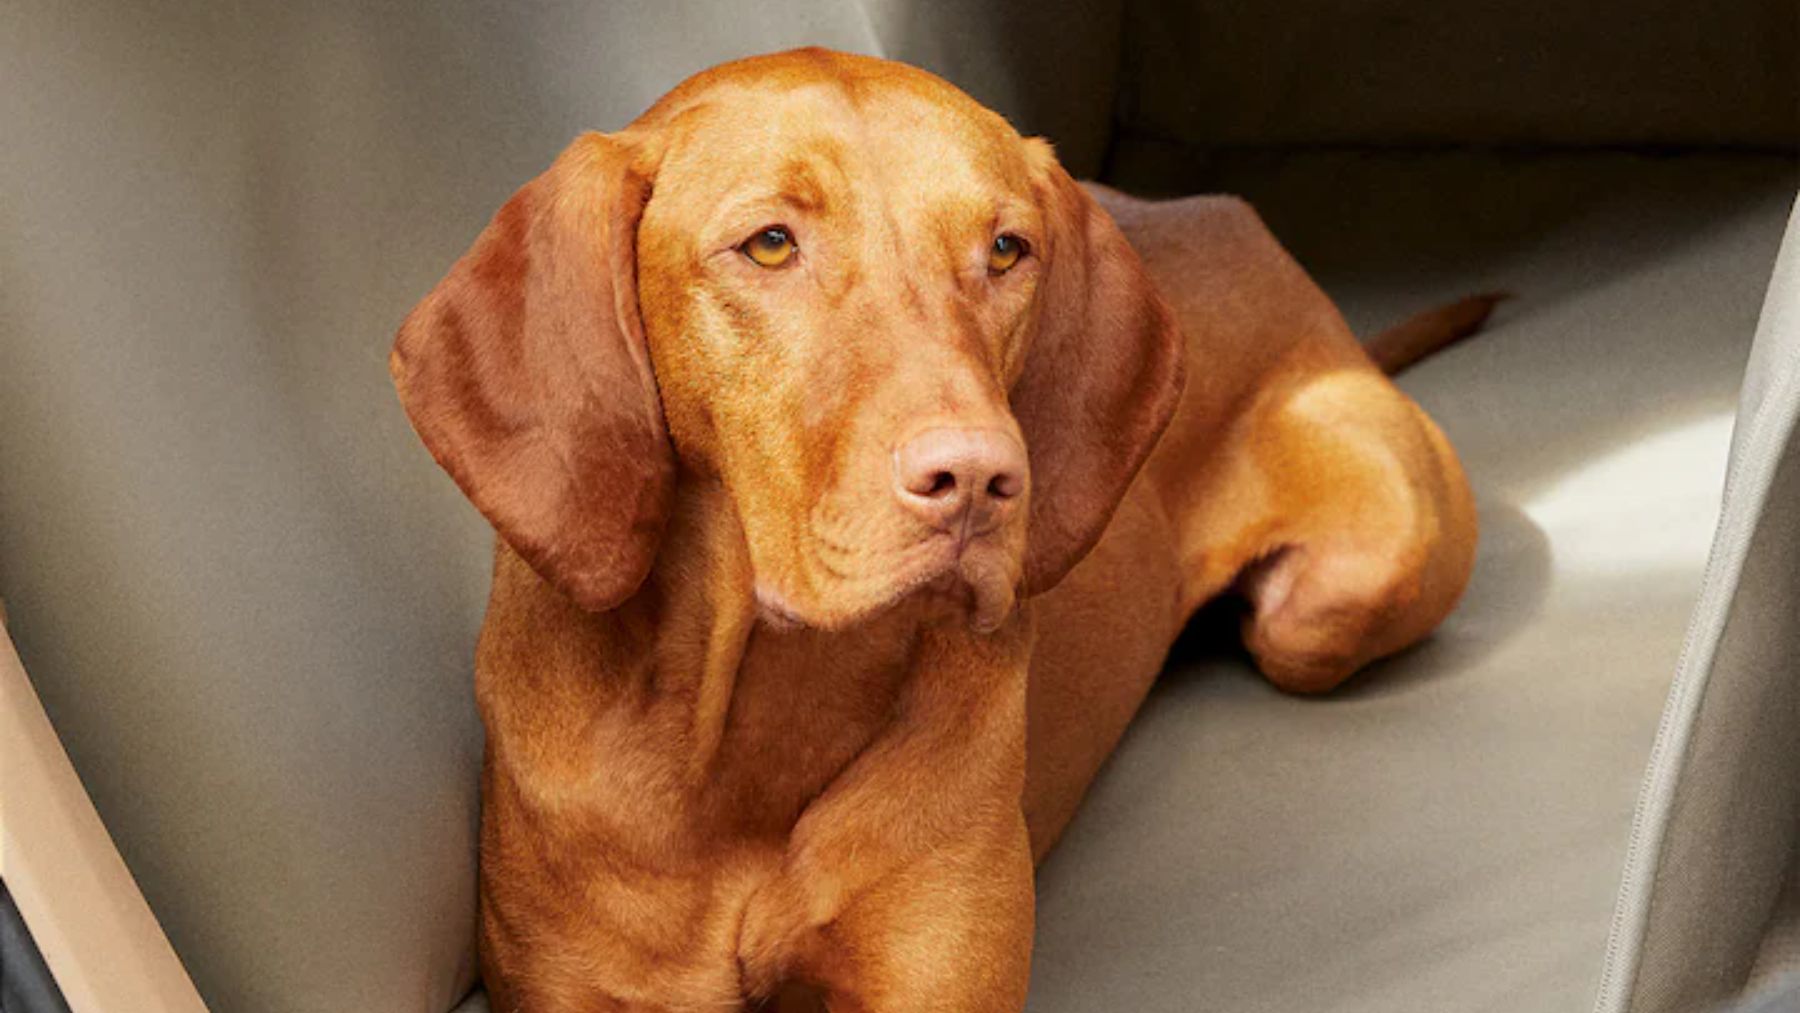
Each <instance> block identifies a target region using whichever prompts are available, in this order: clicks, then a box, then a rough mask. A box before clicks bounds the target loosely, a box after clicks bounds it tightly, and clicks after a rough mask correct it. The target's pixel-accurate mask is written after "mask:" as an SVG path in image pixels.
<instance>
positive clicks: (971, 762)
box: [738, 616, 1032, 1013]
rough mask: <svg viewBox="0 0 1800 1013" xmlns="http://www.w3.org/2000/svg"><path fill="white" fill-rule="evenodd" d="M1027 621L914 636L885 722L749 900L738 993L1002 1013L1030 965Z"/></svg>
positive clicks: (1020, 992)
mask: <svg viewBox="0 0 1800 1013" xmlns="http://www.w3.org/2000/svg"><path fill="white" fill-rule="evenodd" d="M1030 639H1031V637H1030V629H1029V621H1028V619H1027V618H1026V617H1024V616H1016V617H1014V619H1013V620H1011V621H1010V622H1009V623H1008V625H1007V626H1005V627H1003V628H1002V629H1001V630H1000V631H998V632H996V633H994V634H992V635H988V636H977V635H975V634H973V633H970V632H968V631H966V630H963V629H953V628H948V627H943V628H933V629H928V630H926V631H924V632H923V633H921V639H920V644H919V648H918V651H917V653H916V655H915V657H916V663H915V666H914V669H913V672H912V674H911V676H910V678H909V680H908V683H907V686H906V688H905V689H904V690H903V692H902V694H901V697H900V699H899V700H898V701H897V704H896V707H895V718H894V723H893V725H892V726H891V727H890V728H889V729H888V731H887V732H886V733H884V734H883V735H882V736H881V737H880V738H878V739H877V740H876V741H875V742H874V743H872V744H871V745H870V746H869V748H868V749H867V750H865V751H864V752H863V754H862V755H861V756H859V757H858V758H857V759H856V760H855V762H853V763H852V764H851V765H850V766H849V767H848V768H847V769H846V770H845V771H844V773H843V774H842V775H840V776H839V777H838V778H837V780H835V781H833V782H832V784H831V785H830V787H828V788H827V789H826V791H825V792H824V793H823V794H821V795H820V797H819V798H818V799H817V800H816V801H815V802H813V804H812V805H811V806H809V807H808V808H807V810H806V812H805V813H804V814H803V815H802V816H801V818H800V820H799V822H798V823H797V824H796V825H795V827H794V831H793V834H792V837H791V839H790V842H789V846H788V849H787V855H786V859H785V861H784V862H783V865H782V867H781V869H780V870H779V871H778V872H777V873H776V874H775V875H774V876H773V877H772V878H771V879H770V880H769V881H768V882H767V883H765V884H764V885H763V886H762V887H761V888H760V889H758V890H757V891H756V892H755V893H754V894H753V895H752V896H751V898H750V901H749V904H748V906H747V909H746V912H745V916H744V923H743V930H742V933H741V936H740V943H739V951H738V952H739V959H740V961H741V962H742V965H743V968H744V974H745V984H746V986H747V987H748V989H749V990H750V991H751V993H752V994H755V995H769V994H772V992H773V991H774V989H775V988H777V987H778V986H779V985H781V984H782V983H783V982H787V981H801V982H805V983H808V984H811V985H814V986H816V987H818V988H819V989H820V990H822V991H823V992H824V994H825V996H826V1003H827V1006H828V1007H829V1008H830V1009H831V1010H833V1011H834V1013H835V1011H849V1010H856V1011H869V1013H885V1011H889V1010H892V1011H895V1013H899V1011H907V1013H916V1011H922V1010H944V1011H953V1010H954V1011H958V1013H962V1011H981V1013H988V1011H993V1013H1002V1011H1005V1013H1016V1011H1018V1010H1020V1009H1021V1008H1023V1006H1024V1001H1025V986H1026V979H1027V976H1028V972H1029V966H1030V955H1031V927H1032V865H1031V848H1030V841H1029V839H1028V836H1027V834H1026V830H1025V821H1024V815H1023V811H1022V808H1021V803H1020V796H1021V792H1022V790H1023V784H1024V758H1025V670H1026V662H1027V660H1028V657H1029V651H1030Z"/></svg>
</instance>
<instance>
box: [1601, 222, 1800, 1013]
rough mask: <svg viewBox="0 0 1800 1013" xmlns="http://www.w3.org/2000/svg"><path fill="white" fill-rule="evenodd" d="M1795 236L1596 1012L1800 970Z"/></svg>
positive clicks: (1674, 1007)
mask: <svg viewBox="0 0 1800 1013" xmlns="http://www.w3.org/2000/svg"><path fill="white" fill-rule="evenodd" d="M1788 232H1789V238H1788V241H1787V243H1786V245H1785V246H1784V248H1783V250H1782V254H1781V259H1780V262H1779V263H1778V265H1777V267H1776V270H1775V276H1774V278H1773V280H1772V281H1771V283H1770V286H1769V291H1768V295H1767V298H1766V299H1765V301H1764V305H1763V314H1762V323H1761V326H1760V329H1759V331H1758V334H1757V340H1756V348H1755V351H1754V353H1753V355H1752V357H1751V362H1750V368H1749V372H1748V375H1747V377H1746V379H1745V383H1744V395H1743V400H1742V407H1741V409H1740V414H1739V423H1738V427H1737V431H1736V433H1735V436H1734V439H1733V445H1732V461H1731V471H1730V474H1729V478H1728V484H1729V489H1730V495H1729V496H1728V498H1727V501H1726V511H1725V515H1724V517H1723V519H1722V520H1721V522H1720V524H1719V530H1718V535H1717V537H1716V539H1715V540H1714V543H1713V551H1712V559H1711V561H1710V563H1709V565H1708V569H1707V574H1706V584H1705V587H1704V589H1703V590H1702V592H1701V599H1700V606H1699V608H1698V609H1697V611H1696V613H1695V615H1694V619H1693V622H1692V624H1691V626H1690V628H1689V633H1688V645H1687V649H1686V651H1685V652H1684V656H1683V658H1682V665H1681V670H1680V673H1679V674H1678V676H1677V679H1676V683H1675V686H1674V689H1673V691H1672V692H1671V694H1670V699H1669V706H1668V712H1667V715H1666V717H1665V719H1664V723H1663V728H1662V732H1661V734H1660V735H1659V737H1658V739H1657V744H1656V753H1655V756H1654V759H1653V761H1652V765H1651V770H1650V775H1649V778H1648V780H1647V781H1646V784H1645V789H1644V796H1643V801H1642V803H1641V804H1640V806H1639V817H1638V821H1639V829H1638V832H1637V833H1636V834H1635V835H1634V839H1633V842H1632V849H1631V853H1630V861H1629V864H1628V865H1627V872H1626V881H1625V884H1624V888H1623V890H1622V892H1621V896H1620V907H1619V919H1618V929H1617V931H1616V932H1615V937H1614V940H1613V946H1612V950H1611V952H1610V954H1609V961H1608V964H1607V968H1606V978H1605V987H1604V988H1603V991H1602V994H1601V996H1600V1002H1599V1006H1598V1010H1599V1011H1600V1013H1623V1011H1627V1010H1629V1011H1631V1013H1679V1011H1684V1010H1691V1009H1696V1008H1700V1007H1703V1006H1706V1005H1711V1004H1714V1003H1717V1002H1719V1001H1721V1000H1723V999H1725V998H1727V997H1731V996H1736V995H1738V994H1740V993H1741V992H1744V991H1746V990H1751V991H1753V990H1755V989H1756V988H1757V987H1758V986H1759V985H1762V984H1764V983H1766V981H1767V980H1768V979H1770V978H1773V977H1776V976H1778V975H1780V974H1782V973H1789V974H1791V973H1793V972H1795V971H1800V749H1796V748H1795V745H1794V743H1795V736H1794V730H1795V727H1796V724H1797V723H1800V622H1796V614H1797V611H1800V610H1797V609H1796V605H1795V595H1796V593H1797V592H1800V434H1797V433H1796V429H1795V422H1796V419H1797V418H1800V208H1796V209H1795V213H1794V216H1793V218H1792V219H1791V224H1790V227H1789V230H1788Z"/></svg>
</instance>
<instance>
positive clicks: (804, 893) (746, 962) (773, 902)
mask: <svg viewBox="0 0 1800 1013" xmlns="http://www.w3.org/2000/svg"><path fill="white" fill-rule="evenodd" d="M832 917H833V915H832V911H831V905H830V904H829V903H828V901H827V898H826V897H825V896H824V894H823V892H822V891H820V890H818V889H816V888H815V887H813V886H810V885H809V884H808V882H807V881H806V880H805V879H803V878H802V877H800V876H798V875H796V874H794V873H792V872H790V871H782V872H779V873H776V874H775V875H774V876H772V877H771V878H770V879H769V880H768V881H767V882H766V883H764V884H763V885H762V886H760V887H758V888H757V890H756V891H755V892H754V893H752V894H751V895H750V900H749V902H748V903H747V904H746V905H745V907H744V920H743V923H742V926H741V927H740V928H739V930H738V963H739V965H740V966H741V967H742V968H743V975H744V988H745V991H746V992H748V993H749V994H750V995H770V994H772V993H773V992H774V991H775V990H776V989H777V988H778V987H779V986H781V985H782V984H783V983H784V982H786V981H788V980H790V979H791V978H792V977H793V976H794V975H796V974H798V973H802V972H803V970H804V967H805V965H806V964H807V963H808V962H809V961H808V958H809V957H811V956H812V954H813V951H814V950H815V949H816V948H817V945H818V943H819V941H820V935H819V933H820V930H821V929H823V928H824V927H825V926H826V925H828V924H830V922H831V919H832Z"/></svg>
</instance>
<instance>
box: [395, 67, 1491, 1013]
mask: <svg viewBox="0 0 1800 1013" xmlns="http://www.w3.org/2000/svg"><path fill="white" fill-rule="evenodd" d="M1490 304H1491V300H1485V299H1474V300H1469V301H1465V302H1464V303H1461V304H1458V305H1456V306H1453V307H1449V308H1448V309H1445V310H1441V311H1433V312H1430V313H1427V314H1425V315H1424V316H1421V317H1420V318H1417V319H1416V320H1414V321H1412V322H1409V323H1408V324H1406V325H1403V326H1402V327H1401V328H1399V329H1397V330H1396V331H1394V332H1392V333H1391V334H1390V335H1388V336H1387V337H1385V338H1383V339H1382V340H1380V341H1378V342H1377V343H1375V344H1374V345H1373V346H1372V349H1373V354H1374V356H1375V357H1374V358H1371V351H1368V350H1365V349H1364V348H1363V347H1362V346H1360V345H1359V344H1358V342H1357V340H1356V339H1355V338H1354V337H1353V336H1352V334H1351V333H1350V331H1349V329H1348V328H1347V327H1346V325H1345V323H1344V322H1343V320H1342V319H1341V318H1340V316H1339V314H1338V313H1337V311H1336V309H1335V308H1334V307H1333V305H1332V303H1331V302H1330V301H1329V300H1328V299H1327V297H1326V296H1325V295H1324V294H1323V293H1322V292H1321V291H1320V290H1319V289H1318V288H1317V287H1316V286H1315V285H1314V284H1313V283H1312V282H1311V281H1310V280H1309V279H1308V277H1307V276H1306V274H1305V273H1304V272H1303V271H1302V269H1301V268H1300V267H1299V266H1298V265H1297V264H1296V263H1295V262H1294V260H1293V259H1291V258H1290V257H1289V256H1288V255H1287V254H1286V253H1285V252H1284V251H1283V249H1282V248H1281V246H1280V245H1279V244H1278V243H1277V242H1276V241H1275V240H1274V238H1272V237H1271V235H1270V234H1269V232H1268V230H1267V229H1266V228H1265V227H1264V226H1263V225H1262V224H1261V222H1260V221H1259V219H1258V218H1257V216H1256V215H1255V213H1254V212H1253V211H1252V210H1251V209H1250V208H1249V207H1248V206H1247V205H1245V204H1244V203H1242V202H1240V201H1237V200H1235V199H1230V198H1223V197H1203V198H1193V199H1186V200H1177V201H1173V202H1166V203H1151V202H1145V201H1140V200H1136V199H1133V198H1131V197H1127V196H1125V195H1123V194H1120V193H1117V192H1114V191H1111V190H1108V189H1105V188H1103V187H1098V186H1093V187H1087V188H1084V187H1083V186H1081V185H1079V184H1077V183H1076V182H1075V181H1074V180H1073V179H1072V178H1070V176H1069V175H1068V174H1067V173H1066V172H1065V171H1064V170H1063V169H1062V168H1061V167H1060V166H1059V165H1058V163H1057V161H1056V158H1055V155H1054V154H1053V152H1052V150H1051V148H1050V146H1049V145H1048V144H1047V143H1045V142H1043V141H1042V140H1037V139H1025V138H1022V137H1020V135H1019V134H1018V133H1017V132H1015V131H1014V130H1013V129H1012V128H1011V127H1010V126H1009V125H1008V124H1007V123H1006V122H1005V121H1004V120H1003V119H1002V118H1001V117H1000V116H998V115H997V114H995V113H993V112H991V111H989V110H987V109H985V108H983V107H982V106H981V105H979V104H978V103H976V102H975V101H974V100H972V99H971V98H969V97H968V96H966V95H964V94H963V93H962V92H960V91H958V90H957V89H956V88H954V87H953V86H951V85H950V84H948V83H946V82H945V81H943V80H940V79H939V78H936V77H934V76H932V75H930V74H928V73H925V72H923V71H920V70H917V69H914V68H912V67H908V66H904V65H901V64H898V63H890V62H886V61H882V60H877V59H872V58H866V57H860V56H850V55H844V54H839V53H834V52H828V51H824V50H817V49H809V50H799V51H794V52H789V53H782V54H778V55H773V56H765V57H757V58H752V59H748V60H743V61H739V62H735V63H730V64H726V65H723V66H720V67H717V68H714V69H712V70H709V71H706V72H704V73H701V74H699V75H697V76H695V77H693V78H691V79H689V80H688V81H686V82H684V83H683V84H681V85H680V86H678V87H677V88H675V89H674V90H673V91H672V92H670V93H669V94H668V95H666V96H665V97H663V98H662V99H661V100H659V101H658V102H657V103H656V104H655V105H654V106H653V107H651V108H650V109H649V110H648V111H647V112H646V113H644V115H643V116H642V117H640V118H639V119H638V120H636V121H635V122H633V123H632V124H631V125H629V126H628V127H626V128H624V129H623V130H621V131H619V132H617V133H613V134H606V135H603V134H587V135H584V136H582V137H580V138H578V139H577V140H575V141H574V143H573V144H572V145H571V146H570V147H569V148H568V149H567V150H566V151H565V152H563V154H562V155H561V156H560V157H558V158H557V159H556V161H555V163H554V164H553V165H552V166H551V167H550V168H549V169H548V171H546V172H545V173H544V174H543V175H541V176H539V177H538V178H537V179H535V180H533V181H531V182H530V183H527V184H526V185H525V186H524V188H523V189H521V190H520V191H519V192H518V193H517V195H515V196H514V197H513V198H512V199H511V200H509V201H508V202H507V203H506V204H505V205H504V206H503V207H502V208H501V209H500V211H499V212H498V213H497V214H496V216H495V217H494V219H493V221H492V222H491V224H489V225H488V226H487V228H486V230H485V231H483V232H482V233H481V235H480V236H479V237H478V238H477V239H476V240H475V243H474V246H473V248H471V249H470V250H469V251H468V253H467V254H466V255H465V256H463V257H462V259H461V260H459V261H458V262H457V263H456V264H455V266H453V267H452V268H451V270H450V272H449V274H448V276H447V277H446V278H445V279H444V280H443V281H442V282H441V283H440V284H439V285H438V286H437V287H436V288H435V289H434V290H433V291H432V292H431V293H430V294H429V295H427V296H426V297H425V299H424V301H423V302H421V303H420V304H419V306H418V307H417V308H416V309H414V310H413V312H412V313H411V314H410V315H409V316H408V317H407V318H406V320H405V322H404V324H403V325H402V326H401V328H400V331H399V335H398V338H397V339H396V342H395V345H394V349H393V353H392V357H391V361H390V366H391V371H392V374H393V378H394V381H395V383H396V385H397V387H398V390H399V393H400V398H401V402H402V404H403V406H404V408H405V411H406V413H407V415H408V417H409V418H410V419H411V421H412V424H413V426H414V428H415V430H416V431H417V433H418V435H419V436H420V437H421V439H422V440H423V442H424V444H425V446H426V447H427V448H428V449H429V450H430V452H431V454H432V455H433V456H434V457H435V458H436V460H437V461H438V463H439V464H441V465H442V466H443V467H444V469H446V470H447V471H448V472H449V474H450V476H451V477H452V478H453V479H454V480H455V481H456V483H457V484H458V485H459V486H460V487H461V489H462V491H463V492H464V493H465V494H466V495H467V496H468V498H469V499H470V500H471V501H472V502H473V503H474V505H475V506H476V507H477V508H478V509H479V510H480V511H481V512H482V514H484V515H485V516H486V518H487V519H488V520H489V521H490V522H492V524H493V526H494V528H495V529H496V530H497V532H498V535H499V537H498V538H497V540H496V551H495V558H494V570H493V591H492V598H491V600H490V603H489V608H488V612H487V617H486V621H485V624H484V626H483V629H482V632H481V637H480V640H479V644H478V647H477V651H476V694H477V700H478V703H479V706H480V709H481V713H482V716H483V720H484V722H485V725H486V728H487V742H486V751H485V762H484V769H483V779H482V787H483V799H484V808H483V815H482V828H481V875H480V898H481V925H480V943H481V958H482V966H483V975H484V978H485V981H486V986H487V988H488V990H489V993H490V997H491V999H492V1002H493V1007H494V1009H495V1010H497V1011H500V1013H514V1011H531V1013H561V1011H574V1010H581V1011H596V1010H619V1011H627V1010H628V1011H674V1010H698V1009H744V1008H768V1009H781V1010H799V1009H817V1008H820V1007H821V1006H823V1007H824V1008H828V1009H830V1010H834V1011H840V1010H857V1011H871V1013H880V1011H907V1013H917V1011H922V1010H946V1011H948V1010H955V1011H1017V1010H1019V1009H1021V1008H1022V1006H1023V1004H1024V1001H1025V991H1026V981H1027V976H1028V968H1029V961H1030V953H1031V939H1032V918H1033V870H1034V866H1035V862H1036V861H1037V860H1038V859H1040V858H1041V857H1042V856H1043V855H1044V853H1045V852H1046V851H1047V850H1048V849H1049V848H1050V846H1051V845H1052V843H1054V842H1055V840H1056V839H1057V836H1058V835H1059V834H1060V833H1061V832H1062V830H1063V827H1064V826H1065V824H1066V823H1067V822H1068V821H1069V819H1070V817H1071V816H1072V815H1073V813H1074V811H1075V809H1076V805H1077V803H1078V802H1079V801H1080V799H1081V797H1082V794H1083V793H1084V792H1085V790H1086V788H1087V785H1088V783H1089V782H1090V781H1091V780H1092V778H1093V777H1094V774H1095V772H1096V771H1097V770H1098V768H1099V767H1100V765H1101V763H1102V761H1103V760H1104V759H1105V758H1106V756H1107V754H1108V753H1109V752H1110V751H1111V750H1112V749H1113V747H1114V745H1115V744H1116V743H1117V741H1118V739H1119V737H1120V735H1121V734H1122V733H1123V731H1124V729H1125V726H1126V724H1127V722H1128V721H1129V720H1130V718H1131V717H1132V714H1133V712H1134V711H1135V710H1136V709H1137V707H1138V705H1139V703H1140V702H1141V701H1142V700H1143V698H1144V696H1145V694H1146V692H1147V691H1148V689H1149V687H1150V685H1151V682H1152V680H1153V679H1154V678H1155V677H1156V674H1157V671H1158V669H1159V668H1160V666H1161V664H1162V662H1163V660H1164V657H1165V654H1166V652H1167V650H1168V648H1169V646H1170V644H1171V642H1172V641H1173V640H1174V638H1175V636H1176V635H1177V633H1178V632H1179V631H1180V630H1181V629H1182V626H1183V624H1184V623H1185V622H1186V620H1187V619H1188V617H1189V616H1190V615H1191V614H1192V613H1193V612H1194V611H1195V610H1196V609H1197V608H1198V607H1199V606H1200V605H1202V604H1203V603H1205V602H1207V601H1209V600H1212V599H1214V598H1217V597H1220V596H1222V595H1228V594H1229V595H1237V596H1240V597H1241V598H1242V599H1243V600H1244V601H1245V602H1246V603H1247V607H1246V612H1245V617H1244V620H1243V633H1244V641H1245V644H1246V645H1247V647H1248V650H1249V652H1250V654H1251V655H1252V656H1253V657H1254V659H1255V661H1256V663H1257V665H1258V666H1259V667H1260V668H1261V670H1262V671H1263V672H1264V673H1266V675H1267V676H1268V678H1269V679H1271V680H1272V681H1273V682H1274V683H1275V684H1276V685H1278V686H1280V687H1282V688H1284V689H1287V690H1291V691H1295V692H1303V693H1311V692H1319V691H1323V690H1326V689H1329V688H1330V687H1332V686H1334V685H1336V684H1337V683H1339V682H1341V681H1342V680H1343V679H1344V678H1346V677H1347V676H1349V675H1350V674H1351V673H1352V672H1354V671H1356V670H1357V669H1358V668H1359V667H1361V666H1363V665H1365V664H1366V663H1368V662H1369V661H1370V660H1372V659H1375V658H1378V657H1381V656H1383V655H1387V654H1391V653H1393V652H1395V651H1397V650H1399V649H1401V648H1403V647H1405V646H1407V645H1409V644H1411V643H1413V642H1414V641H1416V640H1418V639H1419V638H1421V637H1422V636H1424V635H1425V634H1426V633H1427V632H1428V631H1430V630H1431V629H1432V628H1433V627H1434V626H1436V625H1437V624H1438V622H1439V621H1440V620H1442V619H1443V618H1444V616H1445V615H1446V614H1447V613H1448V612H1449V611H1450V610H1451V608H1452V607H1453V606H1454V605H1455V603H1456V601H1457V599H1458V597H1459V595H1460V594H1461V592H1462V589H1463V587H1464V585H1465V584H1466V582H1467V580H1468V578H1469V574H1470V569H1471V566H1472V562H1473V559H1474V550H1475V542H1476V520H1475V511H1474V507H1473V503H1472V500H1471V497H1470V493H1469V489H1468V484H1467V482H1466V480H1465V478H1464V475H1463V472H1462V470H1461V468H1460V466H1459V465H1458V462H1457V459H1456V456H1455V454H1454V452H1453V451H1452V449H1451V447H1450V445H1449V444H1448V443H1447V442H1446V440H1445V438H1444V436H1443V435H1442V433H1441V432H1440V431H1439V430H1438V428H1437V427H1436V426H1435V425H1434V424H1433V423H1432V421H1431V420H1430V419H1429V418H1427V417H1426V416H1425V414H1424V413H1423V412H1422V411H1421V410H1420V409H1419V408H1418V407H1417V406H1416V405H1415V404H1414V403H1413V402H1412V401H1411V400H1409V399H1408V398H1407V397H1406V396H1405V395H1404V394H1402V393H1401V392H1400V391H1399V390H1398V389H1397V388H1396V387H1395V386H1394V385H1393V384H1392V383H1391V382H1390V381H1389V380H1388V379H1387V377H1386V376H1385V375H1384V373H1383V369H1382V366H1386V367H1387V368H1389V369H1393V368H1398V367H1399V366H1401V365H1404V364H1405V362H1406V361H1408V360H1410V359H1411V358H1414V357H1416V356H1418V355H1421V354H1424V353H1425V352H1428V351H1429V350H1431V349H1432V348H1435V347H1437V346H1439V345H1442V344H1444V343H1446V342H1448V341H1450V340H1453V339H1454V338H1456V337H1458V336H1460V335H1462V334H1465V333H1467V332H1469V331H1471V330H1473V329H1474V328H1475V326H1477V325H1478V324H1479V323H1480V321H1481V317H1483V316H1485V314H1486V311H1487V308H1488V306H1489V305H1490Z"/></svg>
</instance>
